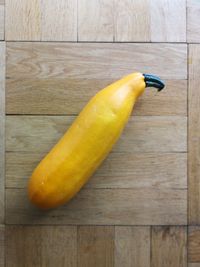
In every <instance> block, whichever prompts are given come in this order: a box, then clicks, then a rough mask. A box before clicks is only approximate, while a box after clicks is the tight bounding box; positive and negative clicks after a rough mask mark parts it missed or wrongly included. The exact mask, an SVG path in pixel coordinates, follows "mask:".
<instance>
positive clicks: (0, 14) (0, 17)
mask: <svg viewBox="0 0 200 267" xmlns="http://www.w3.org/2000/svg"><path fill="white" fill-rule="evenodd" d="M4 14H5V8H4V5H2V4H1V2H0V40H4Z"/></svg>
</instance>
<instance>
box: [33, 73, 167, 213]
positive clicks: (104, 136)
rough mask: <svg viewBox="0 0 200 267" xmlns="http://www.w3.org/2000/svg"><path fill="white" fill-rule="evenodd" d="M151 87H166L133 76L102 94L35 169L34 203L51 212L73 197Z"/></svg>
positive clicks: (153, 79)
mask: <svg viewBox="0 0 200 267" xmlns="http://www.w3.org/2000/svg"><path fill="white" fill-rule="evenodd" d="M151 86H154V87H156V88H158V90H161V89H162V88H163V87H164V84H163V82H162V81H161V80H160V79H159V78H158V77H156V76H154V75H148V74H141V73H132V74H130V75H128V76H126V77H124V78H122V79H121V80H119V81H117V82H115V83H113V84H111V85H109V86H108V87H106V88H104V89H103V90H101V91H99V92H98V93H97V94H96V95H95V96H94V97H93V98H92V99H91V100H90V101H89V103H88V104H87V105H86V106H85V108H84V109H83V110H82V111H81V113H80V114H79V116H78V117H77V118H76V120H75V121H74V123H73V124H72V125H71V127H70V128H69V130H68V131H67V132H66V133H65V135H64V136H63V137H62V138H61V139H60V141H59V142H58V143H57V144H56V145H55V146H54V147H53V149H52V150H51V151H50V152H49V153H48V154H47V155H46V157H45V158H44V159H43V160H42V161H41V162H40V164H39V165H38V166H37V167H36V169H35V170H34V172H33V174H32V176H31V178H30V181H29V186H28V193H29V198H30V200H31V202H32V203H34V204H35V205H37V206H38V207H40V208H42V209H49V208H54V207H56V206H59V205H61V204H64V203H66V202H67V201H69V200H70V199H71V198H72V197H74V196H75V194H76V193H77V192H78V191H79V190H80V189H81V187H82V186H83V185H84V184H85V183H86V182H87V181H88V179H89V177H90V176H91V175H92V174H93V173H94V171H95V170H96V169H97V167H98V166H99V165H100V164H101V162H102V161H103V160H104V158H105V157H106V156H107V154H108V153H109V152H110V150H111V149H112V147H113V145H114V144H115V142H116V141H117V139H118V138H119V136H120V134H121V132H122V130H123V128H124V126H125V124H126V123H127V120H128V118H129V116H130V114H131V111H132V108H133V106H134V103H135V101H136V100H137V98H138V97H139V96H140V95H141V94H142V93H143V92H144V89H145V87H151ZM116 168H117V166H116Z"/></svg>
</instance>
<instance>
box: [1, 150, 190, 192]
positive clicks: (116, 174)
mask: <svg viewBox="0 0 200 267" xmlns="http://www.w3.org/2000/svg"><path fill="white" fill-rule="evenodd" d="M43 156H44V153H42V154H40V153H34V152H31V153H19V152H8V153H7V154H6V187H7V188H26V186H27V182H28V178H29V177H30V175H31V173H32V171H33V170H34V168H35V167H36V166H37V164H38V163H39V161H40V160H41V159H42V158H43ZM86 187H87V188H104V189H106V188H136V189H137V188H138V189H142V188H153V189H156V188H163V189H165V188H170V189H174V188H179V189H186V188H187V154H186V153H111V154H110V155H109V156H108V158H107V159H106V160H105V162H104V163H103V164H102V166H101V167H100V168H99V169H98V170H97V172H96V173H95V174H94V176H93V177H92V178H91V180H90V181H89V182H88V183H87V184H86Z"/></svg>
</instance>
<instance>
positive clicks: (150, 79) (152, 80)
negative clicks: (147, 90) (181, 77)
mask: <svg viewBox="0 0 200 267" xmlns="http://www.w3.org/2000/svg"><path fill="white" fill-rule="evenodd" d="M143 76H144V81H145V83H146V87H155V88H157V89H158V91H161V90H162V89H163V88H164V87H165V84H164V82H163V81H162V80H161V79H160V78H159V77H158V76H155V75H152V74H143Z"/></svg>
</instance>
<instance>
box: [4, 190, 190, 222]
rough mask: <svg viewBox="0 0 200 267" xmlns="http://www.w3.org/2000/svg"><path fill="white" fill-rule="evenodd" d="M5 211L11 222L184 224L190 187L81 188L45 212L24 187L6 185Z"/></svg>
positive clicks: (7, 218)
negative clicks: (68, 199)
mask: <svg viewBox="0 0 200 267" xmlns="http://www.w3.org/2000/svg"><path fill="white" fill-rule="evenodd" d="M13 199H14V200H15V201H13ZM6 211H7V212H6V222H7V223H8V224H79V225H81V224H83V225H85V224H91V225H93V224H97V225H105V224H107V225H113V224H115V225H175V224H176V225H185V224H186V223H187V190H185V189H181V190H180V189H174V190H171V189H160V190H157V189H149V188H145V189H82V190H81V191H80V192H79V193H78V194H77V196H76V197H75V198H74V199H73V200H72V201H71V202H69V203H68V204H67V205H65V206H62V207H60V208H58V209H55V210H52V211H49V212H48V213H44V212H41V211H39V210H38V209H36V208H34V207H32V206H31V204H29V201H28V199H27V192H26V190H25V189H7V190H6Z"/></svg>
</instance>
